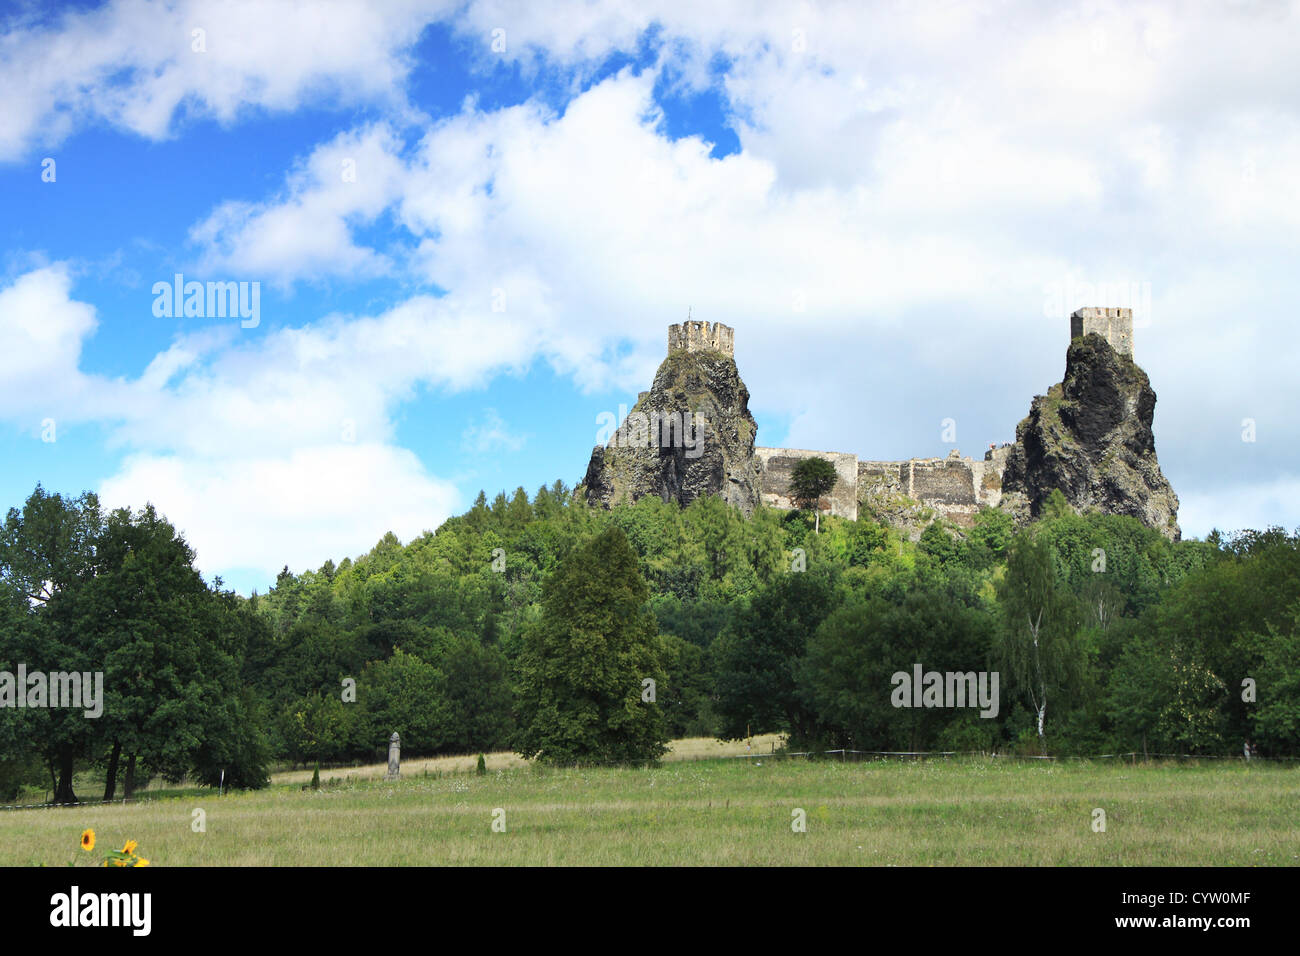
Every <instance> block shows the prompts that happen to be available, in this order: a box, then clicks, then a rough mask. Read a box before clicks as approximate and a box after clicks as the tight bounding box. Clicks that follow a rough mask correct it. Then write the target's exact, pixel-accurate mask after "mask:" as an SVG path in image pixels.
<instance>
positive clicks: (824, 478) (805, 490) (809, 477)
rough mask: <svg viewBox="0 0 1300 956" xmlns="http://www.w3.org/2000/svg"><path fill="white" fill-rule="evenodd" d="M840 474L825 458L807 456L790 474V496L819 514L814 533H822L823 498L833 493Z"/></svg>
mask: <svg viewBox="0 0 1300 956" xmlns="http://www.w3.org/2000/svg"><path fill="white" fill-rule="evenodd" d="M838 480H839V476H838V475H836V474H835V466H834V465H832V464H831V463H830V462H829V461H827V460H826V459H825V458H805V459H804V460H803V461H801V462H799V464H797V465H795V466H794V471H793V472H792V473H791V475H790V497H791V499H792V500H793V501H794V503H795V504H796V505H798V506H799V507H800V508H805V509H807V508H812V509H814V510H815V512H816V515H817V525H816V528H815V529H814V533H816V534H820V533H821V499H822V497H823V496H825V495H828V494H830V493H831V491H832V489H834V487H835V483H836V481H838Z"/></svg>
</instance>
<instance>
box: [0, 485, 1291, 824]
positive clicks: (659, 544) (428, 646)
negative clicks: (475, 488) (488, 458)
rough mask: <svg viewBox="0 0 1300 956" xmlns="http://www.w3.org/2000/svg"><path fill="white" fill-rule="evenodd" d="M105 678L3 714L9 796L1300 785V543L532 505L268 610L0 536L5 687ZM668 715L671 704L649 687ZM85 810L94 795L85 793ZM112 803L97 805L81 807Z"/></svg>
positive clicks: (108, 536)
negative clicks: (1213, 759)
mask: <svg viewBox="0 0 1300 956" xmlns="http://www.w3.org/2000/svg"><path fill="white" fill-rule="evenodd" d="M19 662H23V663H25V665H26V667H27V669H28V670H29V671H31V670H35V669H41V668H44V669H46V670H49V671H57V670H72V669H76V670H80V671H102V672H103V673H104V675H105V679H104V685H105V696H106V702H105V706H104V713H103V715H102V716H101V717H99V718H98V719H86V718H84V717H83V716H82V714H81V713H80V712H79V711H59V710H54V709H30V708H28V709H18V708H13V707H12V706H10V707H5V708H4V709H0V793H4V794H8V795H9V796H12V795H13V794H15V793H17V792H19V790H20V789H21V788H22V787H23V786H30V785H34V786H37V787H40V786H46V787H50V788H52V789H53V790H54V791H55V794H56V799H60V800H65V801H67V800H71V799H74V798H77V797H78V795H77V794H75V793H74V792H73V774H74V773H76V772H80V771H84V770H86V769H94V770H96V771H98V772H99V773H101V774H102V776H103V778H104V780H105V784H104V793H103V796H106V797H111V796H114V795H118V796H120V795H121V792H122V790H124V791H125V792H126V793H127V794H128V795H129V794H130V792H131V791H132V789H133V788H135V787H136V786H138V785H139V783H138V782H139V781H141V780H143V779H146V778H148V777H151V776H154V775H160V776H162V777H163V778H165V779H167V780H181V779H184V778H186V777H188V778H190V779H193V780H197V781H199V782H201V783H204V784H210V785H215V784H216V783H217V781H218V780H220V779H222V775H223V774H224V780H225V783H226V785H227V786H246V787H256V786H261V785H264V784H265V783H266V781H267V774H268V772H269V770H270V769H271V768H272V767H273V766H277V765H285V764H296V765H307V764H316V763H319V764H321V765H322V766H325V765H329V764H339V763H346V762H352V761H367V762H369V761H375V760H380V759H382V758H383V754H384V749H385V747H386V741H387V739H388V737H389V735H390V733H392V732H393V731H397V732H399V733H400V735H401V740H402V750H403V754H404V755H417V756H418V755H431V754H440V753H474V752H483V751H491V750H497V749H515V750H517V751H519V752H521V753H524V754H525V755H527V756H535V755H538V754H540V755H542V756H544V757H549V758H551V759H556V760H564V761H579V762H580V761H583V760H589V761H595V760H635V759H641V758H651V759H652V758H653V757H654V756H656V755H657V754H658V753H660V752H662V745H663V742H664V741H666V740H668V739H671V738H674V737H681V736H700V735H708V736H718V737H724V738H739V737H743V736H745V735H747V734H758V733H764V732H772V731H784V732H787V733H789V734H790V736H791V742H792V743H793V744H795V745H796V746H799V747H810V748H823V749H824V748H835V747H850V748H854V749H859V750H873V751H874V750H907V751H917V750H963V751H964V750H976V751H992V750H999V751H1003V752H1023V753H1035V754H1037V753H1047V754H1055V755H1072V754H1079V755H1086V754H1101V753H1116V752H1138V753H1151V754H1156V753H1160V754H1203V755H1228V754H1240V753H1241V752H1242V747H1243V742H1244V741H1245V740H1250V741H1252V742H1254V743H1255V745H1256V746H1257V747H1258V751H1259V753H1260V754H1261V755H1262V756H1295V755H1297V754H1300V537H1298V536H1296V535H1288V534H1286V533H1285V532H1284V531H1283V530H1280V529H1269V530H1265V531H1260V532H1245V533H1241V534H1238V535H1235V536H1233V537H1230V538H1228V537H1224V536H1221V535H1219V534H1218V533H1214V534H1212V535H1210V537H1209V539H1208V540H1206V541H1195V540H1190V541H1182V542H1178V543H1171V542H1169V541H1168V540H1166V539H1165V538H1164V537H1162V536H1161V535H1160V534H1158V533H1157V532H1155V531H1152V530H1150V529H1147V528H1145V527H1143V526H1142V525H1141V524H1140V523H1139V522H1138V521H1136V520H1134V519H1131V518H1126V517H1120V516H1115V515H1102V514H1084V515H1079V514H1075V513H1073V512H1072V511H1071V510H1070V509H1069V507H1068V506H1067V505H1066V504H1065V502H1064V499H1063V498H1060V499H1057V498H1054V499H1053V501H1052V502H1051V503H1050V504H1049V507H1048V509H1047V512H1046V513H1045V515H1044V516H1043V517H1042V518H1041V519H1040V520H1038V521H1037V522H1035V523H1034V524H1033V525H1031V526H1029V527H1028V528H1025V529H1022V530H1020V531H1017V530H1016V529H1015V528H1014V527H1013V526H1012V523H1011V521H1010V519H1009V518H1008V517H1007V516H1006V515H1004V514H1002V513H1001V512H998V511H996V510H985V511H982V512H981V513H980V514H979V515H978V516H977V517H976V518H975V521H974V525H973V527H971V528H966V529H959V528H956V527H953V526H949V525H946V524H944V523H942V522H938V523H935V524H933V525H931V526H930V527H929V528H927V529H926V530H925V532H924V533H923V534H922V535H921V536H920V540H919V541H917V542H915V543H914V542H911V541H908V540H907V539H906V538H905V537H904V536H902V535H900V533H899V532H897V531H896V530H894V529H892V528H889V527H885V526H881V525H879V524H876V523H874V522H872V521H871V520H869V519H867V518H863V519H861V520H858V521H848V520H843V519H839V518H835V517H830V516H825V515H823V516H821V518H820V522H818V520H817V518H816V516H815V515H813V514H811V513H808V512H797V511H796V512H785V511H776V510H771V509H766V508H760V509H759V510H758V511H757V512H756V513H755V514H754V515H753V516H752V517H749V518H746V517H744V516H743V515H742V514H740V513H739V512H738V511H736V510H735V509H732V508H730V507H728V506H727V505H725V504H724V503H722V502H721V501H720V500H718V499H715V498H701V499H698V500H696V501H694V502H692V503H691V504H690V505H689V506H688V507H685V508H682V507H679V506H678V505H676V504H665V503H664V502H662V501H660V500H658V499H656V498H643V499H642V500H641V501H639V502H637V503H636V504H634V505H623V506H619V507H615V508H614V509H612V510H603V509H599V508H591V507H589V506H588V505H587V504H586V502H585V500H584V498H583V496H582V495H581V494H580V493H574V492H573V491H572V490H571V489H569V488H568V487H566V486H565V485H564V484H562V483H560V482H557V483H556V484H555V485H553V486H550V487H542V488H540V489H538V491H537V492H536V494H535V495H533V496H532V497H531V498H530V497H529V495H528V494H527V493H526V492H525V491H524V490H523V489H522V488H520V489H518V490H517V491H515V493H514V494H513V496H510V497H507V496H506V495H505V494H499V495H497V496H496V498H495V500H494V501H492V502H491V503H490V504H489V502H488V501H487V499H486V496H484V495H483V494H480V495H479V497H478V500H477V501H476V502H475V504H474V506H473V507H472V508H471V509H470V510H469V511H467V512H466V513H465V514H463V515H460V516H457V517H454V518H451V519H449V520H448V521H446V522H445V523H444V524H443V525H442V526H441V527H440V528H438V530H437V531H435V532H427V533H425V534H424V535H422V536H420V537H418V538H416V539H415V540H413V541H410V542H409V543H407V544H405V545H403V544H402V543H401V542H400V541H399V540H398V539H397V538H396V537H395V536H393V535H392V534H388V535H385V536H384V537H383V538H382V539H381V540H380V541H379V542H378V543H377V544H376V545H375V546H374V548H373V549H371V551H370V552H369V553H367V554H365V555H362V556H360V557H356V558H344V559H343V560H341V561H340V562H339V563H338V564H335V563H334V562H333V561H327V562H325V564H324V565H323V566H321V567H320V568H318V569H316V570H309V571H304V572H302V573H300V574H295V573H293V572H291V571H290V570H289V569H288V568H286V569H285V570H284V571H282V572H281V574H280V575H279V577H278V579H277V581H276V583H275V586H274V587H273V588H272V589H271V590H270V591H269V592H268V593H266V594H254V595H252V596H251V597H248V598H244V597H241V596H239V595H236V594H234V593H232V592H231V591H229V590H226V589H225V588H224V586H223V584H222V582H221V581H220V579H217V580H215V581H213V582H210V583H208V582H205V581H204V580H203V579H202V577H201V576H200V575H199V573H198V572H197V570H196V569H195V567H194V554H193V552H192V550H191V549H190V548H189V546H188V545H187V544H186V542H185V541H184V540H183V538H182V537H181V536H180V535H179V534H178V533H177V531H176V529H174V528H173V527H172V526H171V525H170V524H169V523H168V522H167V521H166V520H165V519H163V518H162V517H161V516H159V515H158V514H157V513H155V511H154V510H153V509H152V508H146V509H144V510H143V511H141V512H135V513H131V512H128V511H125V510H119V511H113V512H109V513H104V512H102V511H101V509H100V505H99V502H98V501H97V499H96V498H95V496H94V495H91V494H84V495H82V496H81V497H79V498H75V499H74V498H68V497H61V496H59V495H52V494H49V493H47V492H45V491H44V490H43V489H41V488H39V487H38V488H37V489H36V491H35V493H34V494H33V495H32V496H31V498H29V500H28V501H27V502H26V503H25V505H24V506H23V507H21V508H14V509H11V510H10V511H9V513H8V516H7V519H6V521H5V523H4V527H3V532H2V534H0V671H9V672H13V671H14V670H15V669H16V667H17V665H18V663H19ZM916 664H920V665H923V667H924V669H925V670H926V671H930V670H935V671H939V672H992V671H996V672H998V673H999V675H1000V696H1001V704H1000V707H999V709H998V713H997V715H996V717H992V718H989V717H981V716H980V714H979V712H978V710H977V709H975V708H972V707H965V708H960V707H958V708H952V707H928V706H927V707H899V706H895V703H896V701H895V700H894V699H892V695H891V692H892V691H893V685H892V684H891V676H892V675H894V674H896V673H897V672H900V671H902V672H908V673H911V671H912V669H913V667H914V665H916ZM651 682H652V683H653V685H654V686H653V692H652V693H651V694H650V695H649V697H650V702H649V703H647V694H646V691H645V689H644V688H645V687H646V686H647V685H648V684H649V683H651ZM83 788H84V785H83ZM99 796H100V794H98V793H96V794H81V795H80V798H81V799H85V798H88V797H99Z"/></svg>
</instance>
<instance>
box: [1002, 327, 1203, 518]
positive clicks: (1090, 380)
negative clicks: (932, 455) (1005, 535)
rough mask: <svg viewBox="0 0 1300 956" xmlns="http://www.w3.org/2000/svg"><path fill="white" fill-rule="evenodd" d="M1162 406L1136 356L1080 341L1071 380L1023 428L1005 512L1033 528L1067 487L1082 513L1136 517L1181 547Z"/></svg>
mask: <svg viewBox="0 0 1300 956" xmlns="http://www.w3.org/2000/svg"><path fill="white" fill-rule="evenodd" d="M1126 311H1127V310H1126ZM1121 348H1123V343H1121ZM1155 407H1156V393H1155V392H1154V391H1153V390H1152V388H1151V383H1150V381H1149V380H1148V378H1147V374H1146V372H1144V371H1142V369H1141V368H1140V367H1139V366H1138V365H1137V363H1135V362H1134V361H1133V358H1132V355H1131V353H1129V352H1126V351H1123V350H1120V351H1117V350H1116V348H1114V347H1113V346H1112V344H1111V342H1110V341H1108V340H1107V338H1106V337H1105V336H1103V335H1100V334H1096V333H1091V332H1089V333H1087V334H1084V335H1081V336H1079V337H1077V338H1074V339H1073V340H1072V341H1071V342H1070V348H1069V351H1068V352H1067V353H1066V362H1065V378H1064V380H1063V381H1062V382H1060V383H1059V384H1057V385H1053V386H1052V387H1051V388H1050V389H1049V390H1048V392H1047V394H1046V395H1039V396H1036V397H1035V398H1034V400H1033V403H1032V405H1031V407H1030V410H1029V415H1028V417H1026V418H1025V419H1024V420H1023V421H1022V422H1021V423H1020V424H1019V425H1018V426H1017V427H1016V440H1015V443H1014V444H1013V445H1012V447H1011V451H1010V454H1009V455H1008V456H1007V463H1006V470H1005V471H1004V472H1003V475H1002V501H1001V503H1000V504H1001V507H1002V508H1003V509H1004V510H1006V511H1008V512H1010V513H1011V514H1012V515H1013V516H1015V517H1016V519H1017V520H1018V521H1020V522H1025V521H1028V520H1030V519H1032V518H1035V517H1037V516H1038V514H1039V513H1040V511H1041V510H1042V508H1043V505H1044V503H1045V502H1046V501H1047V499H1048V496H1050V495H1051V493H1052V490H1053V489H1055V488H1059V489H1060V490H1061V492H1062V494H1064V495H1065V499H1066V501H1067V502H1069V504H1070V505H1071V506H1072V507H1074V508H1076V509H1078V510H1080V511H1082V510H1088V509H1093V510H1098V511H1102V512H1105V513H1108V514H1123V515H1131V516H1132V517H1134V518H1137V519H1138V520H1139V521H1141V522H1142V523H1143V524H1145V525H1146V526H1147V527H1150V528H1155V529H1156V530H1158V531H1160V532H1161V533H1162V534H1164V535H1165V536H1166V537H1168V538H1170V539H1171V540H1174V541H1177V540H1178V538H1179V537H1180V535H1181V531H1180V530H1179V527H1178V496H1177V495H1175V494H1174V490H1173V488H1172V487H1171V486H1170V484H1169V481H1168V480H1167V479H1166V478H1165V476H1164V474H1163V473H1162V472H1161V471H1160V464H1159V462H1158V461H1157V459H1156V446H1155V437H1154V435H1153V434H1152V431H1151V422H1152V418H1153V416H1154V413H1155Z"/></svg>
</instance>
